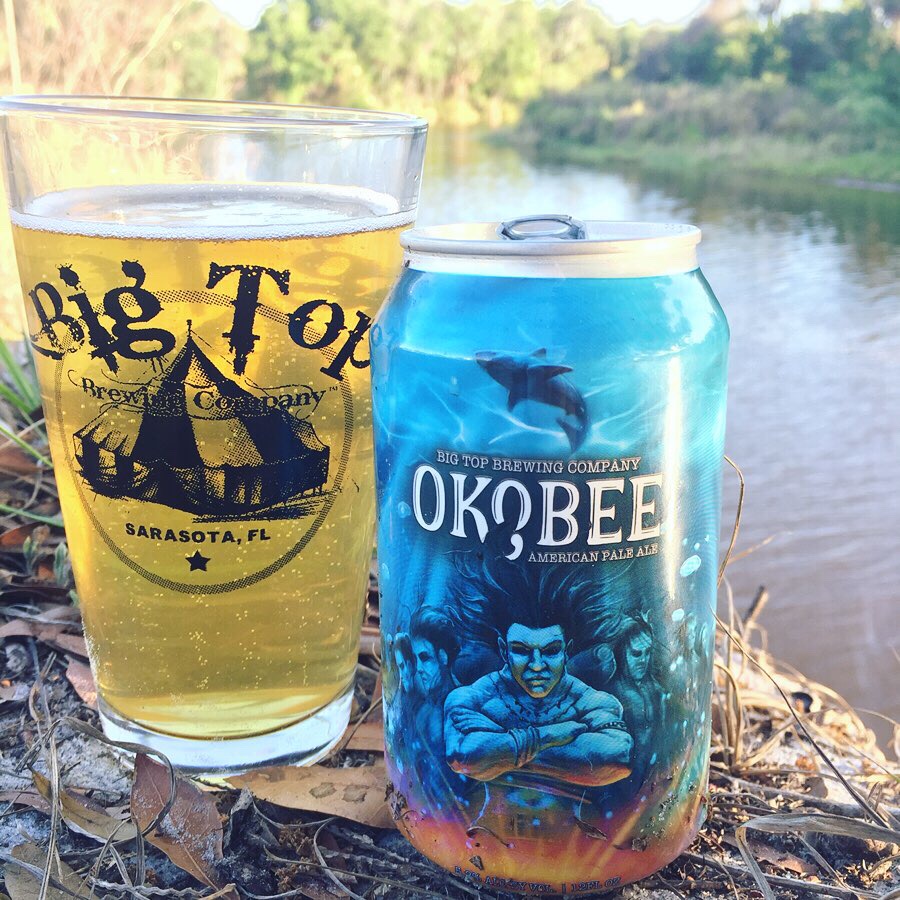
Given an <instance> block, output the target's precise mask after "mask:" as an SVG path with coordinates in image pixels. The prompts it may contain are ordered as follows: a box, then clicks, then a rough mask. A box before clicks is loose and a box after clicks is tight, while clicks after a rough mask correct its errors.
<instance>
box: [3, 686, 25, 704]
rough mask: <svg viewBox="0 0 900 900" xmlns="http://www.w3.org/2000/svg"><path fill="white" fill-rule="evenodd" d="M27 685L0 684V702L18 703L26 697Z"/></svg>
mask: <svg viewBox="0 0 900 900" xmlns="http://www.w3.org/2000/svg"><path fill="white" fill-rule="evenodd" d="M28 691H29V687H28V685H27V684H11V685H9V687H5V686H0V702H3V703H12V702H16V703H20V702H21V701H22V700H27V699H28Z"/></svg>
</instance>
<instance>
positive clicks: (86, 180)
mask: <svg viewBox="0 0 900 900" xmlns="http://www.w3.org/2000/svg"><path fill="white" fill-rule="evenodd" d="M0 108H2V111H3V113H4V124H3V127H4V137H5V141H4V143H5V147H6V166H5V171H6V180H7V188H8V192H9V205H10V215H11V218H12V227H13V236H14V241H15V249H16V256H17V260H18V266H19V273H20V276H21V281H22V290H23V295H24V301H25V309H26V318H27V327H28V332H29V335H28V336H29V340H30V344H31V349H32V352H33V354H34V359H35V362H36V364H37V372H38V376H39V380H40V386H41V393H42V397H43V402H44V411H45V416H46V425H47V432H48V435H49V440H50V448H51V452H52V457H53V462H54V467H55V472H56V478H57V483H58V486H59V494H60V502H61V505H62V512H63V517H64V521H65V525H66V532H67V536H68V540H69V546H70V550H71V556H72V565H73V569H74V574H75V582H76V587H77V591H78V595H79V598H80V601H81V606H82V611H83V615H84V624H85V633H86V637H87V641H88V647H89V650H90V655H91V663H92V666H93V670H94V675H95V678H96V681H97V686H98V689H99V706H100V713H101V716H102V719H103V725H104V728H105V729H106V731H107V734H109V735H111V736H112V737H114V738H118V739H126V740H131V741H136V742H138V743H142V744H144V745H148V746H150V747H153V748H156V749H159V750H161V751H163V752H164V753H166V754H167V755H168V756H169V757H170V758H171V759H172V761H173V762H174V763H175V764H176V765H178V766H179V767H181V768H182V769H185V770H188V771H194V772H204V773H227V772H236V771H241V770H243V769H246V768H248V767H250V766H254V765H263V764H268V763H274V762H279V763H285V762H310V761H313V760H315V759H317V758H319V757H320V756H322V755H323V754H324V753H326V752H327V751H328V749H330V747H331V746H333V745H334V743H335V742H336V741H337V739H338V738H339V736H340V734H341V733H342V732H343V730H344V728H345V726H346V723H347V719H348V716H349V709H350V700H351V693H352V682H353V674H354V670H355V666H356V655H357V647H358V641H359V630H360V625H361V621H362V616H363V610H364V601H365V593H366V585H367V576H368V568H369V560H370V555H371V550H372V530H373V518H374V516H373V489H372V462H371V441H372V439H371V410H370V400H369V355H368V331H369V326H370V323H371V321H372V317H373V316H374V315H375V312H376V311H377V309H378V306H379V304H380V303H381V301H382V299H383V297H384V295H385V293H386V291H387V288H388V286H389V284H390V282H391V281H392V280H393V278H394V276H395V274H396V270H397V268H398V265H399V262H400V256H401V251H400V246H399V243H398V240H397V234H398V232H399V230H400V229H402V228H403V227H405V226H407V225H409V224H410V222H412V220H413V218H414V215H415V208H416V202H417V197H418V188H419V183H420V175H421V168H422V158H423V154H424V145H425V131H426V124H425V122H424V121H422V120H420V119H418V118H415V117H412V116H405V115H398V114H390V113H381V112H368V111H358V110H344V109H322V108H303V107H290V106H276V105H268V104H231V103H214V102H200V101H175V100H133V99H127V98H116V99H106V98H97V97H10V98H6V99H5V100H3V101H2V103H0Z"/></svg>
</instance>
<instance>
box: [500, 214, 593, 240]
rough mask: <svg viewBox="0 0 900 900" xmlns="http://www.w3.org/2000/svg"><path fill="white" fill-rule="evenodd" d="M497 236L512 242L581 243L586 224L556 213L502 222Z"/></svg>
mask: <svg viewBox="0 0 900 900" xmlns="http://www.w3.org/2000/svg"><path fill="white" fill-rule="evenodd" d="M497 234H499V235H500V237H504V238H508V239H509V240H511V241H579V240H584V238H585V230H584V222H579V221H578V219H573V218H572V217H571V216H563V215H557V214H554V213H551V214H550V215H547V216H522V217H521V218H519V219H510V220H509V221H508V222H501V223H500V227H499V228H498V229H497Z"/></svg>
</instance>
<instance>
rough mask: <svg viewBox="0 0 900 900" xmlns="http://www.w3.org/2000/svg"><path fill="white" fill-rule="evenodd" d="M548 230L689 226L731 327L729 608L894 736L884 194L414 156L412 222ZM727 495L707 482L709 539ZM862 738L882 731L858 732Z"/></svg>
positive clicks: (893, 280)
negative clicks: (753, 610) (762, 596)
mask: <svg viewBox="0 0 900 900" xmlns="http://www.w3.org/2000/svg"><path fill="white" fill-rule="evenodd" d="M545 212H563V213H569V214H571V215H575V216H576V217H578V218H582V219H626V220H629V219H630V220H645V221H676V222H691V223H694V224H696V225H699V226H700V227H701V229H702V231H703V242H702V244H701V246H700V262H701V266H702V268H703V270H704V272H705V273H706V276H707V278H708V279H709V281H710V283H711V284H712V286H713V289H714V290H715V292H716V294H717V296H718V298H719V301H720V302H721V304H722V306H723V308H724V310H725V312H726V314H727V316H728V320H729V323H730V325H731V331H732V344H731V364H730V376H729V405H728V417H729V418H728V433H727V440H726V446H727V452H728V454H729V455H730V456H731V457H732V458H733V459H734V460H735V461H736V462H737V463H738V464H739V465H740V466H741V468H742V470H743V472H744V476H745V478H746V481H747V493H746V502H745V506H744V514H743V519H742V523H741V532H740V540H739V543H738V547H737V552H738V553H740V552H741V551H746V550H748V549H751V548H753V547H756V546H757V545H760V544H764V546H760V547H759V548H758V549H756V550H755V551H754V552H752V553H751V554H749V555H747V556H745V557H743V558H739V559H738V560H737V561H736V562H735V563H734V564H733V565H731V566H730V567H729V569H728V576H729V581H730V583H731V585H732V587H733V591H734V597H735V605H736V607H737V609H738V610H739V611H744V610H746V609H747V608H748V607H749V606H750V604H751V602H752V601H753V598H754V596H755V595H756V593H757V591H758V589H759V588H760V586H763V585H764V586H765V587H766V588H767V590H768V591H769V596H770V599H769V602H768V605H767V606H766V607H765V609H764V611H763V613H762V615H761V619H760V622H761V624H762V625H763V627H764V628H765V629H766V631H767V633H768V644H769V647H770V649H771V650H772V651H773V652H774V653H775V654H776V655H777V656H779V657H780V658H781V659H783V660H785V661H786V662H788V663H790V664H791V665H793V666H795V667H796V668H797V669H799V670H800V671H802V672H804V673H805V674H807V675H809V676H810V677H812V678H814V679H816V680H819V681H822V682H824V683H826V684H828V685H830V686H831V687H833V688H835V689H836V690H838V691H839V692H840V693H842V694H843V695H844V696H845V697H846V699H847V700H849V701H850V702H851V703H853V704H854V705H855V706H857V707H858V708H859V707H863V708H868V709H873V710H877V711H879V712H881V713H883V714H885V715H888V716H891V717H893V718H895V719H900V490H898V486H897V479H898V476H900V471H898V470H900V292H898V284H900V254H898V253H897V249H898V243H900V193H885V192H875V191H867V190H858V189H852V188H834V187H827V186H822V185H816V184H797V183H791V182H781V181H777V180H768V181H760V180H756V181H747V180H745V179H742V178H739V177H736V178H734V179H729V180H726V181H723V180H721V179H718V180H710V179H706V178H703V177H693V178H673V179H666V180H659V179H652V178H650V177H648V176H644V175H642V174H640V173H638V172H637V171H625V170H620V171H616V172H613V171H605V170H603V169H588V168H583V167H575V166H561V165H542V164H538V163H535V162H533V161H530V160H528V159H526V158H525V157H523V156H522V155H521V154H520V153H519V152H518V151H517V150H515V149H513V148H509V147H498V146H495V145H492V144H491V143H488V142H485V141H481V140H479V139H478V138H477V137H475V136H473V135H470V134H466V133H440V132H438V133H435V134H433V135H431V136H430V137H429V149H428V155H427V161H426V169H425V181H424V184H423V193H422V199H421V204H420V214H419V223H420V224H423V225H428V224H436V223H440V222H451V221H492V220H493V221H496V220H503V219H508V218H513V217H515V216H519V215H526V214H530V213H545ZM737 487H738V485H737V481H736V478H734V477H733V475H731V474H730V472H729V471H726V472H725V482H724V494H725V498H726V500H725V511H724V515H723V540H724V539H726V537H727V535H726V531H727V532H728V533H729V534H730V527H731V523H732V522H733V518H734V509H735V499H736V495H737ZM867 720H868V721H869V723H870V724H871V725H872V726H873V727H874V728H875V729H876V730H877V731H878V732H879V733H880V734H881V735H882V736H887V735H888V734H889V733H890V729H889V728H887V727H886V726H885V724H884V723H883V722H879V720H878V719H877V718H875V717H867Z"/></svg>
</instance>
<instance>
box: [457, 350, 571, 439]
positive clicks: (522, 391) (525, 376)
mask: <svg viewBox="0 0 900 900" xmlns="http://www.w3.org/2000/svg"><path fill="white" fill-rule="evenodd" d="M475 361H476V362H477V363H478V365H479V366H481V368H482V369H484V370H485V372H487V373H488V375H490V376H491V378H493V379H494V381H496V382H497V383H498V384H502V385H503V387H505V388H506V389H507V390H508V391H509V401H508V404H507V406H508V408H509V409H510V410H512V409H513V408H514V407H515V405H516V404H517V403H520V402H521V401H522V400H534V401H536V402H538V403H546V404H547V405H548V406H556V407H559V408H560V409H561V410H562V411H563V413H564V415H565V416H566V417H568V419H567V418H564V417H563V416H560V418H558V419H557V420H556V421H557V422H558V423H559V425H560V427H561V428H562V430H563V431H565V433H566V436H567V437H568V439H569V444H570V445H571V447H572V450H573V451H575V450H577V449H578V448H579V447H580V446H581V445H582V444H583V443H584V438H585V436H586V434H587V427H588V419H587V408H586V406H585V403H584V397H582V396H581V394H579V393H578V391H577V390H576V389H575V387H574V385H572V383H571V382H569V381H567V380H566V379H565V378H563V377H562V376H563V375H565V374H566V372H571V371H572V367H571V366H557V365H553V364H551V363H548V362H547V351H546V350H545V349H541V350H535V351H534V353H532V354H530V355H526V354H524V353H516V354H513V353H509V354H506V353H494V352H493V351H490V350H486V351H483V352H481V353H476V354H475ZM573 419H574V424H573V422H572V421H571V420H573Z"/></svg>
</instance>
